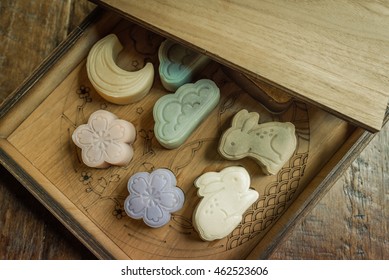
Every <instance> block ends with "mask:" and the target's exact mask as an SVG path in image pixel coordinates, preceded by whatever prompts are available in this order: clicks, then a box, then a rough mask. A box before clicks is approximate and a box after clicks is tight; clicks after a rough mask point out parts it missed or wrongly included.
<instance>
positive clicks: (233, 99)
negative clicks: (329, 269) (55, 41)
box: [0, 21, 354, 259]
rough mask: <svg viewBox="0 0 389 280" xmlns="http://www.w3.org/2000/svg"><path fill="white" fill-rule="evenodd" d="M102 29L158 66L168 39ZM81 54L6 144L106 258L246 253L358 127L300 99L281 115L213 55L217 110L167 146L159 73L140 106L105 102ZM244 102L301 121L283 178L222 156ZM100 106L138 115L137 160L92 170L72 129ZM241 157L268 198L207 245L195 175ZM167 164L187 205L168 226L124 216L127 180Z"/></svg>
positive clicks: (208, 74)
mask: <svg viewBox="0 0 389 280" xmlns="http://www.w3.org/2000/svg"><path fill="white" fill-rule="evenodd" d="M110 22H115V21H110ZM116 22H117V21H116ZM99 32H100V33H99V36H96V30H95V29H94V27H93V26H92V27H91V30H89V31H87V32H86V34H85V36H86V37H88V36H90V42H89V43H90V44H91V42H93V41H96V40H98V39H99V38H100V37H103V36H104V35H105V34H106V33H107V32H114V33H115V34H117V35H118V36H119V38H120V39H121V41H122V42H124V45H125V46H126V47H125V51H124V52H122V54H121V57H122V59H121V67H123V68H124V69H126V70H129V71H130V70H136V69H140V68H142V67H143V65H144V64H145V63H146V62H152V63H153V64H154V65H155V66H154V67H156V66H157V59H158V58H157V50H158V46H159V44H160V43H161V42H162V41H163V39H164V38H162V37H160V36H158V35H155V34H153V33H151V32H149V31H146V30H144V29H142V28H140V27H138V26H136V25H134V24H130V23H127V22H125V21H119V22H118V23H117V24H115V26H113V27H112V29H111V28H108V27H107V29H100V30H99ZM91 34H93V35H91ZM84 39H85V38H84ZM81 43H83V41H81V42H80V44H81ZM73 52H76V54H77V57H82V59H81V60H78V61H76V60H75V62H74V63H73V64H71V65H72V66H73V68H71V71H70V73H69V74H64V75H63V76H62V78H63V79H62V81H61V82H60V83H59V84H58V85H57V86H55V87H54V89H50V88H48V89H44V90H41V89H42V88H40V87H39V85H38V86H37V87H35V88H34V89H33V90H32V91H31V92H30V94H29V96H26V97H25V98H24V99H23V100H22V101H23V102H19V103H18V104H17V105H16V106H15V107H14V108H13V109H12V110H11V111H10V112H8V113H7V114H6V115H5V117H4V118H3V119H1V134H2V135H3V136H4V138H3V139H1V142H0V145H1V146H0V147H1V150H2V151H3V153H4V154H5V156H3V157H4V158H5V157H6V156H8V157H11V158H12V159H13V160H14V161H16V163H17V165H18V166H19V168H20V169H21V170H24V172H25V175H24V176H25V177H23V178H25V179H24V180H26V181H28V180H31V178H33V180H31V181H33V182H32V183H30V186H32V187H31V190H32V191H33V193H34V194H35V195H36V196H37V197H38V198H39V199H41V200H42V202H43V203H44V204H45V205H47V206H48V207H49V208H50V209H51V210H52V211H53V213H54V214H55V215H57V216H58V217H59V218H60V219H61V220H62V221H64V222H65V224H67V225H68V226H69V228H70V229H71V230H72V231H73V232H74V233H75V234H76V235H77V236H78V237H79V238H80V239H82V240H83V241H84V242H85V243H86V244H87V245H88V246H89V247H90V248H91V249H92V250H93V251H94V252H95V253H96V254H97V255H98V256H100V257H102V258H110V257H115V258H134V259H140V258H147V259H151V258H156V259H160V258H167V259H168V258H183V259H186V258H196V259H197V258H203V259H211V258H218V259H241V258H245V257H247V256H248V255H249V254H250V252H251V251H252V250H253V248H255V247H257V246H258V244H261V241H262V240H263V238H264V237H265V236H266V233H267V231H269V230H270V229H271V228H272V227H273V225H274V223H275V222H276V221H277V220H278V219H280V218H281V217H283V216H284V215H287V216H288V215H291V213H288V211H289V210H288V209H289V206H290V205H291V204H292V203H293V202H294V201H295V200H296V198H297V197H298V195H299V194H300V193H301V192H303V191H304V190H305V188H307V187H308V186H309V185H311V181H312V179H313V178H316V177H317V175H318V174H319V171H320V170H321V168H322V167H323V166H324V165H325V163H326V162H327V161H329V160H331V158H332V156H333V155H334V154H335V152H336V151H337V150H338V149H339V148H340V147H341V146H342V145H343V144H344V143H345V141H346V140H347V139H348V138H349V136H350V134H351V133H352V132H353V131H354V128H353V127H352V126H350V125H349V124H348V123H346V122H344V121H342V120H340V119H338V118H336V117H334V116H332V115H330V114H328V113H325V112H324V111H322V110H320V109H318V108H315V107H313V106H309V105H306V104H303V103H300V102H294V103H293V104H292V106H291V107H290V108H289V109H288V110H287V111H286V112H285V113H283V114H280V115H273V114H271V113H269V112H268V111H267V110H266V109H265V108H263V107H262V106H261V105H260V104H259V103H258V102H256V101H255V99H253V98H252V97H251V96H250V95H249V94H247V93H246V92H244V91H243V90H242V89H240V88H239V87H238V86H237V85H236V84H235V83H234V82H233V81H232V80H230V79H229V78H227V76H226V75H225V74H224V72H223V71H222V69H221V67H220V65H218V64H217V63H215V62H213V63H212V64H210V66H209V67H207V69H206V70H205V71H204V72H202V73H201V74H200V75H199V76H198V78H199V79H200V78H209V79H212V80H213V81H215V83H216V84H217V85H218V86H219V88H220V90H221V100H220V102H219V104H218V107H217V108H216V109H215V110H213V111H212V113H211V115H210V116H209V117H208V118H207V119H206V121H205V122H204V123H203V124H201V125H200V127H199V128H198V129H197V130H196V131H195V132H194V133H193V134H192V135H191V136H190V138H189V139H188V140H187V141H186V142H185V144H184V145H182V146H181V147H180V148H177V149H175V150H167V149H165V148H163V147H162V146H160V145H159V143H158V142H157V141H156V139H155V137H154V133H153V127H154V121H153V117H152V108H153V105H154V104H155V102H156V100H157V99H158V98H159V97H161V96H163V95H165V94H166V91H165V90H164V89H163V87H162V85H161V83H160V81H159V79H158V77H156V78H155V81H154V85H153V88H152V90H151V92H150V94H149V95H148V96H147V98H145V99H142V100H141V101H139V102H138V103H135V104H132V105H126V106H118V105H113V104H110V103H107V102H106V101H104V100H103V99H102V98H101V97H100V96H99V95H98V94H97V93H96V92H95V90H94V89H93V87H92V86H91V84H90V82H89V81H88V78H87V74H86V68H85V58H86V55H87V52H86V51H84V52H83V55H80V54H79V50H73V51H72V52H70V53H73ZM58 73H60V70H59V69H53V70H52V73H51V74H52V75H54V74H58ZM59 77H61V75H59ZM38 94H43V95H44V96H47V97H45V98H44V99H43V100H42V102H40V103H38V104H36V103H32V102H31V98H32V97H34V96H36V95H38ZM34 104H35V105H34ZM26 106H32V110H31V114H30V113H26V114H25V115H24V119H23V120H22V121H21V122H20V123H19V122H15V121H10V120H12V118H13V116H14V115H15V114H17V113H18V112H24V111H23V109H24V108H25V107H26ZM243 108H245V109H247V110H248V111H256V112H258V113H259V114H260V115H261V120H262V121H263V122H268V121H272V120H275V121H290V122H292V123H293V124H294V125H295V126H296V130H297V136H298V137H297V138H298V140H297V145H298V146H297V149H296V151H295V152H294V155H293V156H292V158H291V159H290V160H289V162H288V163H287V164H286V165H285V166H284V167H283V168H282V170H281V171H280V172H279V173H278V174H277V175H274V176H265V175H264V174H263V172H262V171H261V170H260V168H258V166H257V164H256V163H255V162H253V161H252V160H251V159H242V160H240V161H239V162H231V161H227V160H224V159H223V158H222V157H221V156H219V155H218V153H217V145H218V141H219V138H220V136H221V133H222V132H223V131H225V130H226V129H227V128H228V127H229V126H230V123H231V120H232V117H233V116H234V115H235V113H236V112H238V111H240V110H241V109H243ZM98 109H105V110H108V111H111V112H113V113H114V114H116V115H117V116H118V117H119V118H121V119H126V120H129V121H131V122H132V123H133V124H134V125H135V127H136V129H137V139H136V140H135V142H134V151H135V154H134V159H133V160H132V161H131V162H130V163H129V164H128V165H126V166H124V167H112V168H109V169H103V170H97V169H91V168H87V167H86V166H85V165H83V164H82V162H81V161H80V150H79V149H78V148H76V147H75V145H74V144H73V143H72V141H71V134H72V132H73V131H74V129H75V128H76V127H77V126H78V125H80V124H83V123H86V121H87V119H88V117H89V115H90V114H91V113H92V112H94V111H96V110H98ZM31 135H33V137H32V136H31ZM237 163H239V164H240V165H243V166H244V167H246V169H247V170H248V171H249V173H250V176H251V180H252V184H251V186H252V187H253V188H255V189H256V190H257V191H258V192H259V194H260V197H259V199H258V200H257V202H256V203H255V204H253V206H252V207H250V209H249V210H248V211H246V212H245V214H244V216H243V219H242V223H241V224H240V225H239V226H238V227H237V228H236V229H235V230H234V231H233V232H232V233H231V234H230V235H229V236H228V237H226V238H224V239H222V240H218V241H214V242H204V241H202V240H201V239H200V238H199V236H198V234H197V233H196V232H195V231H194V229H193V226H192V220H191V219H192V214H193V210H194V208H195V206H196V205H197V203H198V202H199V200H200V198H198V197H197V195H196V188H195V187H194V186H193V181H194V179H195V178H197V177H198V176H199V175H201V174H202V173H204V172H208V171H220V170H221V169H222V168H224V167H227V166H231V165H235V164H237ZM161 167H164V168H168V169H170V170H172V171H173V172H174V173H175V175H176V176H177V185H178V186H179V187H180V188H181V189H182V190H183V191H184V192H185V197H186V201H185V204H184V207H183V208H182V209H181V210H180V211H178V212H176V213H174V214H173V215H172V220H171V222H170V223H169V224H168V225H166V226H165V227H163V228H159V229H150V228H148V227H147V226H145V225H144V224H143V223H142V222H141V221H138V220H132V219H130V218H129V217H127V216H125V214H124V209H123V202H124V199H125V198H126V196H127V195H128V191H127V188H126V184H127V180H128V179H129V178H130V176H131V175H132V174H134V173H135V172H138V171H147V172H150V171H152V170H154V169H156V168H161ZM22 173H23V172H22ZM66 219H68V220H66Z"/></svg>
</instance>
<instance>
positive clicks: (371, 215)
mask: <svg viewBox="0 0 389 280" xmlns="http://www.w3.org/2000/svg"><path fill="white" fill-rule="evenodd" d="M388 143H389V124H387V125H386V126H385V127H384V128H383V130H382V131H381V132H380V133H378V135H376V137H375V138H374V139H373V140H372V142H371V143H370V144H369V146H368V147H367V148H366V149H365V150H364V151H363V152H362V153H361V154H360V156H359V157H358V158H357V159H356V160H355V161H354V162H353V163H352V164H351V166H350V168H348V169H347V171H346V172H345V173H344V175H343V176H342V178H341V179H340V180H339V181H338V182H337V183H336V184H335V185H334V186H333V187H332V188H331V190H330V191H329V192H328V193H327V194H326V195H325V196H324V197H323V199H322V200H321V201H320V202H319V203H318V204H317V205H316V207H315V208H314V209H313V210H312V211H311V213H309V214H308V215H307V216H306V217H305V219H303V220H302V221H301V222H299V223H298V224H297V225H296V226H295V228H294V230H293V231H291V233H290V235H289V236H287V237H286V238H285V239H284V240H283V241H282V242H281V243H280V244H279V246H278V247H277V249H276V250H275V251H274V252H273V253H272V254H271V255H270V258H272V259H353V260H358V259H370V260H371V259H383V260H387V259H389V235H388V230H389V221H388V217H389V206H388V205H389V145H388Z"/></svg>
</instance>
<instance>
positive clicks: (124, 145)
mask: <svg viewBox="0 0 389 280" xmlns="http://www.w3.org/2000/svg"><path fill="white" fill-rule="evenodd" d="M135 136H136V131H135V127H134V126H133V124H132V123H130V122H127V121H125V120H120V119H118V118H117V116H115V115H114V114H112V113H110V112H108V111H105V110H98V111H96V112H94V113H93V114H92V115H91V116H90V117H89V120H88V123H87V124H82V125H80V126H79V127H77V128H76V130H75V131H74V132H73V135H72V139H73V142H74V143H75V144H76V145H77V146H78V147H80V148H81V149H82V152H81V156H82V161H83V162H84V163H85V164H86V165H87V166H89V167H95V168H105V167H108V166H110V165H119V166H123V165H126V164H127V163H129V162H130V161H131V159H132V157H133V154H134V151H133V148H132V145H131V144H132V143H133V142H134V140H135Z"/></svg>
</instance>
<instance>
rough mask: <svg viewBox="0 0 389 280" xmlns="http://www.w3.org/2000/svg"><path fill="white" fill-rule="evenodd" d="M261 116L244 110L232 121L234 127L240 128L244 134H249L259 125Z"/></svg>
mask: <svg viewBox="0 0 389 280" xmlns="http://www.w3.org/2000/svg"><path fill="white" fill-rule="evenodd" d="M258 121H259V114H258V113H256V112H251V113H249V112H248V111H247V110H245V109H243V110H240V111H239V112H238V113H236V115H235V117H234V119H233V120H232V126H233V127H236V128H240V129H241V130H242V131H243V132H247V131H249V130H250V129H252V128H253V127H255V126H256V125H257V124H258Z"/></svg>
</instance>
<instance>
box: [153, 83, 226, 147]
mask: <svg viewBox="0 0 389 280" xmlns="http://www.w3.org/2000/svg"><path fill="white" fill-rule="evenodd" d="M219 98H220V90H219V88H218V87H217V86H216V84H215V83H214V82H213V81H211V80H208V79H202V80H199V81H197V82H196V83H194V84H185V85H183V86H181V87H180V88H179V89H178V90H177V91H176V92H175V93H174V94H167V95H164V96H162V97H161V98H160V99H158V101H157V102H156V103H155V105H154V108H153V116H154V121H155V126H154V134H155V137H156V138H157V140H158V142H159V143H160V144H161V145H162V146H164V147H165V148H168V149H174V148H177V147H179V146H180V145H181V144H182V143H184V142H185V140H186V139H187V138H188V137H189V136H190V134H191V133H192V132H193V131H194V130H195V129H196V128H197V126H198V125H199V124H200V123H201V121H202V120H203V119H204V118H205V117H206V116H207V115H208V114H209V113H210V112H211V111H212V110H213V109H214V108H215V107H216V105H217V104H218V102H219Z"/></svg>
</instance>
